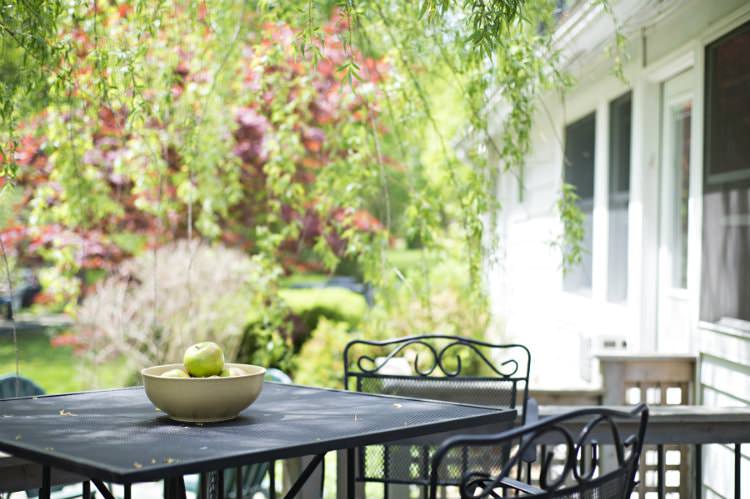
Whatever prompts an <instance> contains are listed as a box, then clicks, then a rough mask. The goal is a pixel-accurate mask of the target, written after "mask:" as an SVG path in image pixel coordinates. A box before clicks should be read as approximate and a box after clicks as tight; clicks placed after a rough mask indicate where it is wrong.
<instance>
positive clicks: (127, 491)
mask: <svg viewBox="0 0 750 499" xmlns="http://www.w3.org/2000/svg"><path fill="white" fill-rule="evenodd" d="M123 488H124V492H123V495H124V498H123V499H130V484H129V483H128V484H126V485H124V486H123Z"/></svg>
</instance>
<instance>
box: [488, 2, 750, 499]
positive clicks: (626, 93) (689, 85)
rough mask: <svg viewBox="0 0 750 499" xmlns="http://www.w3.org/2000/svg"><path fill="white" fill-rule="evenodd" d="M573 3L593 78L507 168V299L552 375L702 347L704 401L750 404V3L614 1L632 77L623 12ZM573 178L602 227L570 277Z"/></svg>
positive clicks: (499, 286) (575, 30)
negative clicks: (565, 211)
mask: <svg viewBox="0 0 750 499" xmlns="http://www.w3.org/2000/svg"><path fill="white" fill-rule="evenodd" d="M567 4H569V5H568V6H567V7H566V8H565V9H564V10H563V13H562V15H561V18H560V23H559V25H558V27H557V29H556V32H555V36H556V42H557V46H558V47H560V48H561V49H562V50H563V53H564V59H565V61H566V62H565V65H566V69H567V70H568V71H569V72H570V73H572V75H573V76H574V77H575V78H576V84H575V85H574V87H573V88H572V89H570V90H569V91H568V92H567V93H566V94H565V96H564V97H562V98H561V96H559V95H547V96H544V97H543V98H541V99H540V103H539V106H538V112H537V116H536V121H535V128H534V133H533V139H532V147H531V151H530V154H529V156H528V159H527V162H526V169H525V175H524V186H523V188H521V187H520V186H519V181H518V179H517V178H516V176H511V175H504V176H503V177H502V178H501V180H500V183H499V186H498V193H497V195H498V197H499V198H500V199H501V200H502V204H503V208H502V211H501V212H500V213H499V221H498V227H497V230H498V232H499V234H498V236H499V238H500V241H501V243H502V244H501V246H502V248H503V249H502V254H501V255H500V258H499V263H497V264H495V265H494V266H493V267H492V269H491V272H490V281H489V287H490V290H491V295H492V301H493V307H494V310H495V313H496V314H497V315H498V316H500V317H502V318H503V319H504V321H505V323H506V327H507V332H506V335H507V337H508V338H509V339H514V340H518V341H520V342H523V343H525V344H527V345H528V346H530V347H531V350H532V352H533V355H534V364H533V372H534V376H533V380H532V383H533V385H535V386H537V387H540V386H541V387H545V388H556V387H559V388H570V387H576V386H595V385H596V384H597V383H598V382H599V380H598V379H597V372H598V371H597V366H596V363H595V361H593V360H592V357H591V352H592V351H596V350H600V349H603V348H605V347H608V348H610V349H612V350H613V351H617V350H621V351H625V352H630V353H641V354H645V353H664V354H694V355H695V356H696V357H697V362H696V365H697V367H696V371H697V372H696V373H695V376H696V377H695V386H696V390H695V392H696V393H695V394H693V395H694V399H695V400H696V401H697V402H698V403H702V404H707V405H721V406H734V405H750V2H748V1H747V0H610V4H611V5H612V6H613V10H614V17H615V18H616V19H617V22H618V24H619V26H620V28H619V30H620V32H621V33H623V34H624V35H626V37H627V48H626V50H627V53H628V55H629V59H628V60H627V62H626V63H625V68H624V69H625V77H626V80H627V83H625V82H623V81H620V80H619V79H618V78H616V77H615V76H614V74H613V71H612V69H613V63H612V58H611V56H609V55H608V53H607V50H606V47H607V46H608V45H610V44H611V43H612V41H613V37H614V33H615V30H614V26H613V20H612V16H611V15H610V14H608V13H607V12H605V11H604V9H603V8H602V7H601V5H599V3H598V2H593V1H579V2H571V1H568V2H567ZM498 113H499V112H498ZM563 181H565V182H567V183H570V184H573V185H574V186H575V187H576V189H577V192H578V195H579V196H580V198H581V199H580V201H579V206H580V208H581V209H582V211H583V212H584V214H585V229H586V236H585V238H584V245H585V248H586V254H585V255H584V258H583V262H582V264H581V265H580V266H578V267H576V268H575V269H574V270H573V271H571V272H569V273H568V274H566V275H563V273H562V271H561V268H560V255H559V251H558V250H555V249H554V248H552V247H551V245H550V243H551V241H553V240H554V239H555V237H556V235H558V234H560V231H561V230H562V227H561V224H560V221H559V217H558V215H557V212H556V200H557V199H558V198H559V195H560V191H561V186H562V182H563ZM749 431H750V430H749ZM712 452H717V453H718V456H719V457H718V459H719V461H721V459H722V457H721V450H720V449H719V450H715V451H712ZM743 454H744V457H745V461H746V462H745V465H744V469H745V470H750V460H748V459H747V458H748V456H749V455H750V454H748V452H747V451H744V450H743ZM748 475H750V472H748ZM714 476H718V474H717V475H714ZM743 479H744V478H743ZM717 480H718V478H717ZM722 487H723V485H722V484H720V483H716V484H710V483H709V484H707V487H706V491H705V492H704V493H705V494H706V497H721V496H724V495H731V494H729V493H728V492H727V493H726V494H725V493H724V492H722V491H723V490H724V489H722ZM729 490H731V489H729Z"/></svg>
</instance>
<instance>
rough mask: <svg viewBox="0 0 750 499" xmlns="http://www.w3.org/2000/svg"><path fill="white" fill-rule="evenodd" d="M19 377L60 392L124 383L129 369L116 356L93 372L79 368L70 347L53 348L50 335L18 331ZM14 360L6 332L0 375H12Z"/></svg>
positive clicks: (0, 342) (2, 339) (0, 352)
mask: <svg viewBox="0 0 750 499" xmlns="http://www.w3.org/2000/svg"><path fill="white" fill-rule="evenodd" d="M18 346H19V352H20V363H19V365H20V373H21V376H24V377H27V378H30V379H32V380H33V381H34V382H35V383H37V384H38V385H39V386H41V387H42V388H44V390H45V391H46V392H47V393H63V392H74V391H80V390H87V389H91V388H113V387H119V386H123V385H124V384H125V383H126V381H127V379H128V371H127V368H126V367H125V362H124V360H123V359H116V360H115V361H112V362H109V363H108V364H107V365H103V366H99V367H98V368H97V369H96V375H95V376H93V375H91V374H88V373H89V371H90V369H86V370H85V373H84V370H83V369H81V368H80V366H81V363H82V362H83V359H82V358H80V357H78V356H76V355H74V353H73V351H72V349H71V348H70V347H53V346H52V345H50V342H49V336H47V335H46V334H42V333H33V332H21V333H19V334H18ZM15 370H16V361H15V356H14V354H13V339H12V337H11V335H9V334H2V335H0V376H3V375H5V374H13V373H15ZM94 378H95V379H94Z"/></svg>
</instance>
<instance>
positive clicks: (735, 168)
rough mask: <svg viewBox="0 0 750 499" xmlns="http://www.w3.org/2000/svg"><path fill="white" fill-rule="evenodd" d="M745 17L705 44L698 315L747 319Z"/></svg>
mask: <svg viewBox="0 0 750 499" xmlns="http://www.w3.org/2000/svg"><path fill="white" fill-rule="evenodd" d="M747 54H750V23H747V24H745V25H744V26H742V27H740V28H738V29H736V30H735V31H733V32H731V33H729V34H728V35H726V36H725V37H723V38H721V39H720V40H717V41H716V42H714V43H712V44H711V45H709V46H708V47H706V120H705V123H706V127H705V128H706V130H705V158H704V163H705V174H704V182H703V235H702V239H703V251H702V255H703V257H702V258H703V262H702V266H701V272H702V274H701V306H700V317H701V319H702V320H705V321H710V322H718V321H721V322H725V323H732V324H742V325H743V327H744V326H747V325H750V140H748V137H750V57H748V56H747Z"/></svg>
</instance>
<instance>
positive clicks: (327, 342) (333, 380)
mask: <svg viewBox="0 0 750 499" xmlns="http://www.w3.org/2000/svg"><path fill="white" fill-rule="evenodd" d="M350 339H352V338H351V336H350V333H349V326H348V325H347V324H346V323H343V322H335V321H331V320H328V319H326V318H321V319H320V322H319V323H318V327H316V328H315V331H313V332H312V334H311V335H310V339H309V340H308V341H307V342H305V344H304V345H303V346H302V349H301V350H300V352H299V355H298V356H296V357H295V359H294V367H295V377H294V381H295V383H300V384H303V385H310V386H324V387H327V388H343V387H344V382H343V380H344V362H343V354H344V347H345V346H346V344H347V342H348V341H349V340H350Z"/></svg>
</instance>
